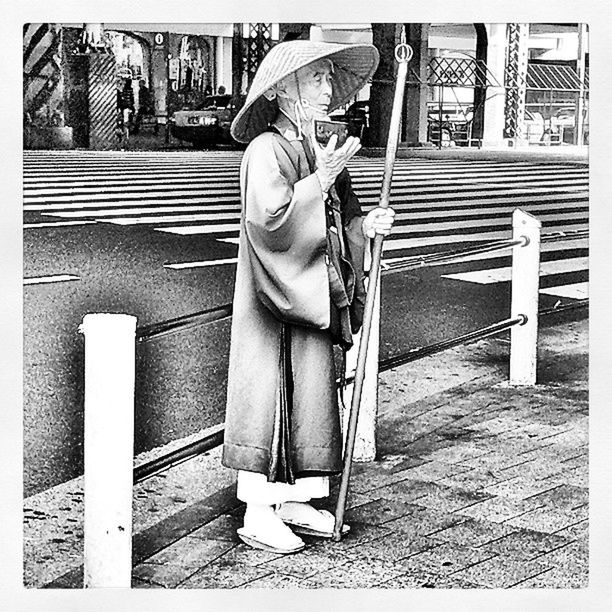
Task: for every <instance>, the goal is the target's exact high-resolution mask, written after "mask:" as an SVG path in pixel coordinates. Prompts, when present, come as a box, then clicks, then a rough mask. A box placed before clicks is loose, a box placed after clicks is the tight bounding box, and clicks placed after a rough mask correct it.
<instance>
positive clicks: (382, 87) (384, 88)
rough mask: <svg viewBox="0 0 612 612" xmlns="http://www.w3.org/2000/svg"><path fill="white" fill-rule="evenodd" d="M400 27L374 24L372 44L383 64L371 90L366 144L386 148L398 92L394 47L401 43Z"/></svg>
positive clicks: (374, 77)
mask: <svg viewBox="0 0 612 612" xmlns="http://www.w3.org/2000/svg"><path fill="white" fill-rule="evenodd" d="M399 33H400V26H398V25H397V24H395V23H373V24H372V43H373V44H374V46H375V47H376V48H377V49H378V50H379V52H380V62H379V64H378V68H377V69H376V72H375V73H374V76H373V78H372V86H371V88H370V128H369V130H368V132H367V139H366V142H365V144H366V145H368V146H371V147H385V146H386V145H387V135H388V133H389V124H390V122H391V110H392V108H393V91H394V89H395V74H396V71H397V62H396V61H395V45H396V44H398V43H399V40H400V39H399Z"/></svg>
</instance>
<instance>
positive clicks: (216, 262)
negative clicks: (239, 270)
mask: <svg viewBox="0 0 612 612" xmlns="http://www.w3.org/2000/svg"><path fill="white" fill-rule="evenodd" d="M237 261H238V258H237V257H229V258H226V259H211V260H208V261H185V262H182V263H172V264H164V268H170V269H172V270H185V269H188V268H207V267H211V266H220V265H223V264H233V263H236V262H237Z"/></svg>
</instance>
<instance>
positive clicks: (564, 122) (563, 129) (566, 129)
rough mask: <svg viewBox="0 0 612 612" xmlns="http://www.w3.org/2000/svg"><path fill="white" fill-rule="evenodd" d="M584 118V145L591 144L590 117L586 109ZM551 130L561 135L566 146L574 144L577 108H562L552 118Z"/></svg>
mask: <svg viewBox="0 0 612 612" xmlns="http://www.w3.org/2000/svg"><path fill="white" fill-rule="evenodd" d="M582 117H583V122H584V125H583V134H584V136H583V139H584V143H583V144H589V115H588V111H587V109H586V108H585V109H584V111H583V114H582ZM550 127H551V130H553V131H555V132H558V133H560V139H561V142H564V143H566V144H574V131H575V129H576V109H575V108H571V107H568V108H560V109H559V110H558V111H556V112H555V114H554V115H553V116H552V117H551V118H550Z"/></svg>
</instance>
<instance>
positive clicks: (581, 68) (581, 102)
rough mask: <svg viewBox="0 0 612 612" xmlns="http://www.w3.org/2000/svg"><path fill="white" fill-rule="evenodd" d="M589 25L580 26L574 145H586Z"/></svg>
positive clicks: (581, 24) (582, 24)
mask: <svg viewBox="0 0 612 612" xmlns="http://www.w3.org/2000/svg"><path fill="white" fill-rule="evenodd" d="M587 32H588V30H587V24H586V23H579V24H578V61H577V68H578V79H579V81H580V91H579V92H578V103H577V104H576V123H575V126H574V144H577V145H583V144H584V110H585V108H586V100H585V89H584V77H585V72H586V52H587Z"/></svg>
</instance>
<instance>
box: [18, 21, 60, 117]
mask: <svg viewBox="0 0 612 612" xmlns="http://www.w3.org/2000/svg"><path fill="white" fill-rule="evenodd" d="M60 49H61V30H60V28H59V27H57V26H56V25H54V24H51V23H28V24H26V25H25V26H24V32H23V71H24V79H23V88H24V91H23V108H24V112H26V113H28V115H29V116H30V119H31V120H32V121H36V122H37V123H39V124H40V123H42V124H43V125H45V126H50V125H63V117H62V115H61V104H62V100H63V83H62V74H61V65H60V62H61V60H60V56H61V51H60Z"/></svg>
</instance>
